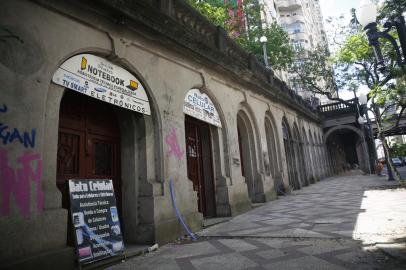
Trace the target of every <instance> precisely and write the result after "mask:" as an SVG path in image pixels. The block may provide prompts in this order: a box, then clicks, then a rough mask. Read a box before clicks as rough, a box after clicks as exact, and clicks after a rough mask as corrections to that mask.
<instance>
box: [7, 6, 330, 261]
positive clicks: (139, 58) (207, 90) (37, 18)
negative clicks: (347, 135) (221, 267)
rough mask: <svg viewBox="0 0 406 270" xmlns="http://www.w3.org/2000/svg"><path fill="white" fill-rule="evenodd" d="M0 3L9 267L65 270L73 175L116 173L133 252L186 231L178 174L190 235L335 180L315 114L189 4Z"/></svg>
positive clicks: (71, 254)
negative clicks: (284, 194)
mask: <svg viewBox="0 0 406 270" xmlns="http://www.w3.org/2000/svg"><path fill="white" fill-rule="evenodd" d="M0 7H1V8H0V41H1V42H0V81H1V95H0V115H1V117H0V127H1V128H0V135H1V140H0V142H1V146H0V199H1V209H0V210H1V212H0V231H1V244H0V260H1V265H2V266H9V267H11V268H19V269H23V268H24V267H26V268H28V269H34V268H35V269H37V268H38V269H45V268H49V269H63V268H66V269H69V268H72V265H73V264H74V262H75V257H74V256H75V255H74V249H73V247H72V244H71V240H69V239H70V238H71V235H72V230H71V227H70V226H72V225H70V223H69V222H68V220H69V217H68V211H67V208H68V197H67V190H66V185H65V183H66V181H67V179H71V178H82V179H86V178H109V179H113V183H114V188H115V192H116V194H117V200H118V207H119V213H120V214H121V220H122V225H123V231H124V241H125V243H126V244H137V243H154V242H158V243H165V242H168V241H171V240H174V239H175V238H177V237H178V236H179V235H181V234H183V232H182V228H181V227H180V225H179V222H178V220H177V218H176V216H175V213H174V211H173V207H172V204H171V198H170V195H169V184H168V183H169V179H171V178H172V179H173V181H174V187H175V196H176V200H177V203H178V208H179V210H180V212H181V214H182V216H183V217H184V218H185V220H186V221H187V223H188V224H189V225H190V226H191V228H192V229H193V230H198V229H200V228H201V224H202V220H203V218H206V217H215V216H218V217H221V216H234V215H237V214H240V213H242V212H244V211H247V210H249V209H251V204H252V203H257V202H265V201H270V200H273V199H275V198H276V196H277V191H278V190H283V189H284V190H291V189H292V188H293V189H299V188H301V187H302V186H305V185H309V184H311V183H315V182H316V181H317V180H318V179H320V178H323V177H325V176H327V175H330V172H331V166H330V163H329V160H330V159H329V157H328V156H327V151H326V148H325V145H324V144H323V134H322V127H321V121H320V118H319V115H318V114H317V112H316V111H315V110H313V109H312V108H311V107H309V106H308V105H307V104H306V103H305V102H304V101H303V100H302V99H301V98H300V97H298V96H297V95H295V94H294V93H293V92H292V91H291V90H289V89H288V88H287V86H286V84H285V83H283V82H281V81H280V80H278V79H277V78H275V77H274V76H273V73H272V71H271V70H268V69H265V68H264V67H263V66H262V65H261V64H260V63H259V62H258V61H257V60H256V59H255V58H254V57H253V56H252V55H249V54H248V53H247V52H245V51H243V50H242V49H240V48H239V47H238V46H236V44H235V43H234V42H232V41H231V40H230V39H229V38H228V37H227V36H226V35H225V33H224V30H222V29H221V28H216V27H215V26H213V25H211V24H210V23H208V22H207V21H206V20H205V19H204V18H202V17H201V16H199V15H198V14H197V13H196V12H195V11H194V10H192V9H191V8H190V7H189V6H187V5H186V4H185V3H184V2H183V1H181V0H154V1H153V0H149V1H147V0H143V1H129V0H128V1H127V0H121V1H118V0H117V1H111V0H105V1H104V0H100V1H62V0H54V1H48V0H37V1H27V0H5V1H2V2H1V3H0ZM95 82H99V83H104V85H105V87H104V88H103V87H99V88H98V87H93V86H94V83H95ZM109 87H110V88H114V89H116V90H117V91H118V92H115V93H113V92H111V91H109V90H106V88H109Z"/></svg>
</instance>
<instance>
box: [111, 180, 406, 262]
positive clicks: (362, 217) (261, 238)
mask: <svg viewBox="0 0 406 270" xmlns="http://www.w3.org/2000/svg"><path fill="white" fill-rule="evenodd" d="M391 184H392V185H393V183H391ZM405 206H406V190H405V189H396V188H392V187H390V186H389V183H388V182H386V181H385V179H383V178H379V177H374V176H341V177H331V178H328V179H325V180H323V181H321V182H318V183H316V184H314V185H311V186H309V187H305V188H303V189H301V190H299V191H296V192H294V193H292V194H290V195H287V196H282V197H280V198H279V199H278V200H276V201H272V202H269V203H266V204H265V205H263V206H261V207H258V208H255V209H253V210H251V211H249V212H247V213H245V214H242V215H240V216H237V217H234V218H233V219H231V220H230V221H228V222H225V223H222V224H219V225H216V226H213V227H210V228H207V229H205V230H203V231H201V232H198V235H199V236H200V239H199V240H198V241H196V242H187V243H182V244H168V245H165V246H163V247H161V248H159V249H158V251H156V252H154V253H149V254H147V255H143V256H140V257H135V258H133V259H131V260H129V261H127V262H125V263H122V264H119V265H116V266H114V267H112V269H176V270H183V269H221V270H227V269H230V270H240V269H406V257H403V256H405V255H406V253H405V250H406V244H405V242H406V241H405V240H406V225H405V224H406V210H405V209H406V207H405Z"/></svg>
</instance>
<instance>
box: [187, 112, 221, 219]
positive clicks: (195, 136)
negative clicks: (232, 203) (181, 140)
mask: <svg viewBox="0 0 406 270" xmlns="http://www.w3.org/2000/svg"><path fill="white" fill-rule="evenodd" d="M185 137H186V138H185V140H186V153H187V174H188V178H189V179H190V180H191V181H192V182H193V189H194V190H195V191H197V197H198V209H199V212H201V213H203V215H204V216H215V198H214V181H213V171H212V170H213V169H212V156H211V139H210V128H209V126H208V124H206V123H204V122H202V121H199V120H196V119H194V118H192V117H189V116H185Z"/></svg>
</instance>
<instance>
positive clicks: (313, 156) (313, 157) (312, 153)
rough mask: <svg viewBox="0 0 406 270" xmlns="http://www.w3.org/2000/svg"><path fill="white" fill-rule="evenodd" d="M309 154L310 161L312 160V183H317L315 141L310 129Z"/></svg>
mask: <svg viewBox="0 0 406 270" xmlns="http://www.w3.org/2000/svg"><path fill="white" fill-rule="evenodd" d="M309 154H310V160H311V167H312V172H313V174H312V179H311V180H312V183H315V182H316V179H317V176H318V175H317V164H316V153H315V150H314V140H313V135H312V132H311V131H310V129H309Z"/></svg>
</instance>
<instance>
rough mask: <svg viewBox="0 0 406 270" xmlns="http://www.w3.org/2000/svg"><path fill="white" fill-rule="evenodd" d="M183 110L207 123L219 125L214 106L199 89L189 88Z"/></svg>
mask: <svg viewBox="0 0 406 270" xmlns="http://www.w3.org/2000/svg"><path fill="white" fill-rule="evenodd" d="M183 112H184V113H185V114H187V115H190V116H192V117H194V118H197V119H199V120H202V121H204V122H207V123H209V124H212V125H215V126H218V127H221V121H220V117H219V114H218V112H217V110H216V107H214V105H213V102H212V101H211V100H210V98H209V97H208V96H207V95H206V94H204V93H200V90H199V89H191V90H189V91H188V92H187V94H186V97H185V102H184V104H183Z"/></svg>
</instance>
